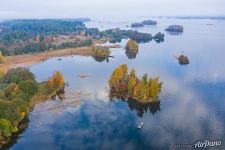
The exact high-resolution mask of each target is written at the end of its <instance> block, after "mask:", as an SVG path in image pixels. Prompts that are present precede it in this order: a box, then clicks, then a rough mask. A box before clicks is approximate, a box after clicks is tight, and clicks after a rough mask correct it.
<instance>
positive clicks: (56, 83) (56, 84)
mask: <svg viewBox="0 0 225 150" xmlns="http://www.w3.org/2000/svg"><path fill="white" fill-rule="evenodd" d="M47 86H48V87H49V88H50V89H51V90H55V89H60V88H64V86H65V80H64V77H63V75H62V73H61V72H59V71H56V72H54V73H53V75H52V77H50V78H49V79H48V81H47Z"/></svg>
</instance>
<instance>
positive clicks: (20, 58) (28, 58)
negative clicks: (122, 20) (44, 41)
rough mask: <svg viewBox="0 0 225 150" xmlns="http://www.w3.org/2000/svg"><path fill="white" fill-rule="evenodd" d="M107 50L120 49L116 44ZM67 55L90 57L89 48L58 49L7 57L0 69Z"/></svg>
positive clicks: (30, 64) (28, 65)
mask: <svg viewBox="0 0 225 150" xmlns="http://www.w3.org/2000/svg"><path fill="white" fill-rule="evenodd" d="M105 47H108V48H120V47H121V46H120V45H118V44H114V45H110V46H105ZM69 55H80V56H92V50H91V46H84V47H76V48H66V49H59V50H54V51H46V52H41V53H34V54H24V55H15V56H7V57H5V60H4V62H3V63H1V64H0V68H3V69H4V70H5V71H8V70H9V69H13V68H18V67H25V68H27V67H30V66H32V65H33V64H37V63H39V62H43V61H45V60H47V59H49V58H52V57H61V56H69Z"/></svg>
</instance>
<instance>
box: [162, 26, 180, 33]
mask: <svg viewBox="0 0 225 150" xmlns="http://www.w3.org/2000/svg"><path fill="white" fill-rule="evenodd" d="M166 31H169V32H183V31H184V27H183V26H181V25H171V26H168V27H167V28H166Z"/></svg>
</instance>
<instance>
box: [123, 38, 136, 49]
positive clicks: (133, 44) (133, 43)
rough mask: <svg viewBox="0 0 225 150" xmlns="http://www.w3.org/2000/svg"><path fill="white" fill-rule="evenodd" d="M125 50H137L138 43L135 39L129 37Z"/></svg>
mask: <svg viewBox="0 0 225 150" xmlns="http://www.w3.org/2000/svg"><path fill="white" fill-rule="evenodd" d="M126 50H127V51H132V52H137V51H138V43H137V42H136V41H135V40H133V39H130V40H129V41H128V42H127V45H126Z"/></svg>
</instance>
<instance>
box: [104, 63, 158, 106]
mask: <svg viewBox="0 0 225 150" xmlns="http://www.w3.org/2000/svg"><path fill="white" fill-rule="evenodd" d="M108 82H109V87H110V98H114V97H116V98H121V99H132V100H135V101H137V102H139V103H150V102H156V101H158V95H159V94H160V92H161V88H162V82H160V81H159V77H157V78H148V75H147V74H144V75H143V76H142V78H141V79H139V78H138V77H137V75H136V70H135V69H132V70H131V71H130V73H129V74H128V67H127V65H126V64H122V65H120V66H118V67H117V68H116V69H115V70H114V71H113V73H112V74H111V77H110V79H109V81H108Z"/></svg>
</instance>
